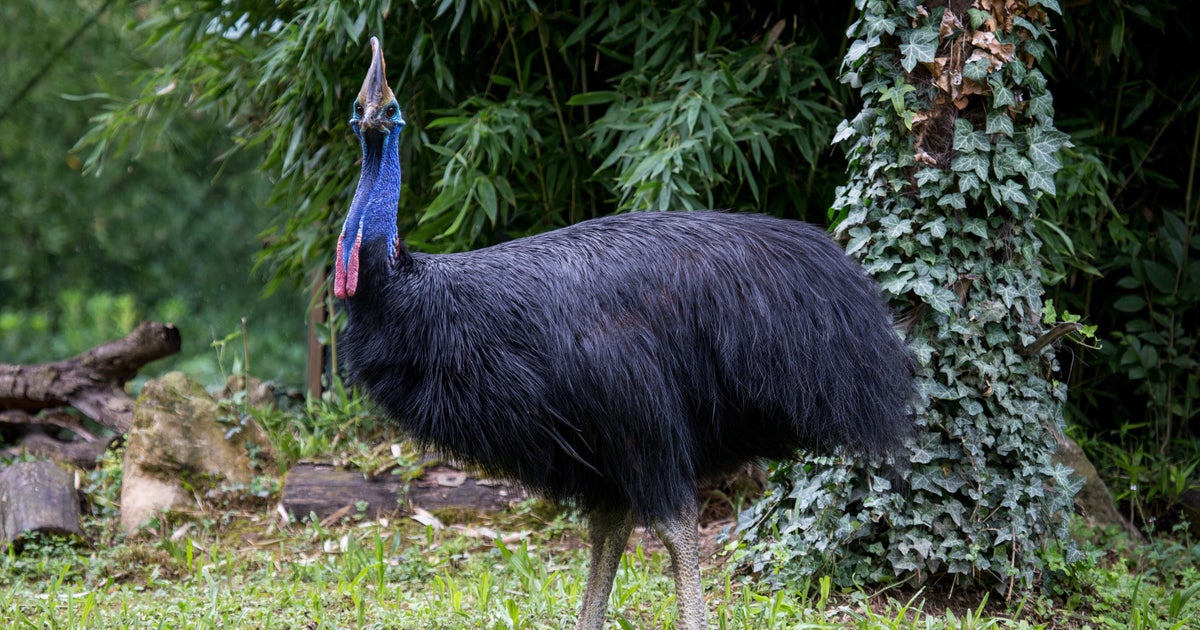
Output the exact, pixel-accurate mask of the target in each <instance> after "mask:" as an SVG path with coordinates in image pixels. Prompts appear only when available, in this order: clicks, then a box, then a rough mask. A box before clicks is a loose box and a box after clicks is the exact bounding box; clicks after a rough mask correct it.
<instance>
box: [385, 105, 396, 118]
mask: <svg viewBox="0 0 1200 630" xmlns="http://www.w3.org/2000/svg"><path fill="white" fill-rule="evenodd" d="M395 115H396V106H395V105H388V106H387V116H388V118H391V117H392V116H395Z"/></svg>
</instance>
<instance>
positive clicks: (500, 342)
mask: <svg viewBox="0 0 1200 630" xmlns="http://www.w3.org/2000/svg"><path fill="white" fill-rule="evenodd" d="M371 50H372V59H371V67H370V70H369V71H368V72H367V77H366V80H365V81H364V82H363V85H362V89H361V91H360V92H359V94H358V97H357V98H356V99H355V101H354V105H353V107H354V112H353V115H352V117H351V118H350V126H351V127H352V128H353V130H354V133H355V135H356V136H357V137H358V139H359V141H360V142H361V144H362V156H363V159H362V173H361V176H360V179H359V182H358V187H357V189H356V190H355V192H354V198H353V201H352V202H351V205H350V212H349V215H348V216H347V217H346V222H345V226H344V228H343V231H342V234H341V236H340V238H339V240H338V245H337V260H336V264H335V277H334V292H335V294H336V295H337V297H339V298H341V299H343V300H344V304H345V308H346V311H347V315H348V327H347V329H346V330H345V332H344V333H343V335H342V337H341V338H340V340H339V342H340V344H341V352H342V358H343V362H344V364H345V365H347V370H348V376H349V378H350V381H351V382H353V383H356V384H358V385H360V386H361V387H362V388H364V389H365V391H366V392H367V393H368V395H369V396H370V397H371V398H372V399H373V400H374V401H375V403H376V404H378V405H379V407H380V408H381V409H382V411H383V412H384V413H385V414H386V415H387V416H389V417H390V418H393V419H394V420H395V421H397V422H399V423H400V424H401V425H402V426H403V428H404V429H405V430H406V431H407V432H409V433H410V434H411V435H413V436H414V437H415V438H416V439H418V440H419V441H421V442H423V443H425V444H426V445H431V446H433V447H436V448H438V449H440V450H443V451H445V452H448V453H450V454H453V455H455V456H457V457H460V458H462V459H464V460H466V461H469V462H472V463H474V464H476V465H478V466H479V467H480V468H481V469H482V470H484V471H487V472H488V473H492V474H495V475H499V476H503V477H507V478H512V479H516V480H518V481H520V482H523V483H524V484H526V485H527V486H528V487H530V488H531V489H532V490H534V491H536V492H538V493H540V494H542V495H544V496H546V497H548V498H551V499H555V500H565V501H570V502H573V503H574V504H575V505H576V506H577V507H579V508H580V509H582V510H584V511H585V512H586V514H587V515H588V518H589V538H590V542H591V546H592V551H591V565H590V568H589V575H588V582H587V590H586V592H585V594H584V599H583V607H582V612H581V613H580V617H579V622H578V626H577V628H582V629H587V630H596V629H599V628H601V627H602V626H603V624H604V617H605V609H606V606H607V602H608V596H609V593H610V590H611V588H612V582H613V578H614V576H615V574H616V571H617V567H618V565H619V564H620V558H621V554H622V552H623V550H624V548H625V545H626V542H627V540H628V538H629V535H630V532H631V530H632V528H633V527H634V525H636V524H642V525H647V526H650V527H652V528H654V530H655V531H656V532H657V533H658V535H659V536H660V537H661V538H662V541H663V543H664V544H665V546H666V548H667V550H668V552H669V553H670V555H671V561H672V571H673V574H674V578H675V585H676V589H677V590H676V592H677V596H678V601H679V620H678V622H677V624H676V626H677V627H679V628H689V629H692V628H702V627H705V625H706V607H705V604H704V600H703V593H702V589H701V583H700V566H699V554H698V551H697V519H698V512H699V501H698V498H697V484H699V483H700V482H701V481H702V480H704V479H706V478H710V477H713V476H715V475H719V474H721V473H724V472H727V471H731V470H733V469H735V468H737V467H738V466H739V465H741V464H743V463H745V462H747V461H751V460H754V459H756V458H782V457H788V456H789V455H791V454H792V453H793V452H794V451H795V450H796V449H808V450H810V451H812V452H817V453H824V452H830V451H832V450H834V449H839V448H842V449H846V450H848V451H854V452H866V453H876V454H878V453H884V452H887V451H889V450H890V449H893V448H894V447H896V446H897V445H898V444H899V443H900V440H901V439H902V437H903V436H904V435H905V434H907V433H909V432H910V428H911V420H910V418H909V416H908V414H907V413H906V412H905V405H906V401H907V399H908V396H909V393H910V389H911V385H912V376H911V368H910V364H911V360H910V355H909V352H908V350H907V348H906V346H905V345H904V344H903V343H902V341H901V340H900V339H899V338H898V336H897V335H896V333H895V331H894V330H893V329H892V327H891V320H890V316H889V314H888V312H887V310H886V308H885V307H884V305H883V303H882V301H881V300H880V298H879V296H878V293H877V290H876V288H875V286H874V284H873V283H872V282H871V281H870V280H869V279H868V278H867V277H866V276H865V275H864V274H863V272H862V271H861V269H860V268H859V267H858V266H857V265H855V264H854V263H853V262H852V261H851V260H850V259H849V258H847V257H846V255H845V254H844V252H842V251H841V250H840V249H839V248H838V247H837V246H836V245H835V244H834V243H833V242H832V241H830V239H829V238H827V237H826V236H825V234H824V233H823V232H821V231H820V230H819V229H817V228H814V227H812V226H810V225H807V224H804V223H800V222H795V221H786V220H781V219H775V218H771V217H768V216H763V215H753V214H732V213H721V212H692V213H683V212H680V213H674V212H661V213H660V212H647V213H633V214H625V215H619V216H610V217H604V218H598V219H593V220H589V221H584V222H581V223H578V224H576V225H572V226H569V227H565V228H562V229H558V230H554V231H551V232H548V233H545V234H541V235H538V236H531V237H527V238H521V239H517V240H513V241H510V242H506V243H502V244H499V245H495V246H492V247H488V248H485V249H480V250H477V251H471V252H465V253H459V254H443V255H426V254H421V253H417V252H411V251H409V250H408V249H407V248H406V247H405V245H404V243H403V242H402V241H401V240H400V238H399V234H398V229H397V223H396V212H397V202H398V200H399V195H400V157H399V152H398V142H399V135H400V130H401V129H402V128H403V127H404V119H403V118H402V117H401V113H400V109H399V107H398V105H397V102H396V99H395V97H394V96H393V94H392V91H391V89H390V88H389V87H388V85H387V81H386V79H385V78H384V60H383V55H382V53H381V52H380V48H379V42H378V41H377V40H376V39H375V38H372V39H371Z"/></svg>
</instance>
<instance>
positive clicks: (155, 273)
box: [0, 0, 303, 383]
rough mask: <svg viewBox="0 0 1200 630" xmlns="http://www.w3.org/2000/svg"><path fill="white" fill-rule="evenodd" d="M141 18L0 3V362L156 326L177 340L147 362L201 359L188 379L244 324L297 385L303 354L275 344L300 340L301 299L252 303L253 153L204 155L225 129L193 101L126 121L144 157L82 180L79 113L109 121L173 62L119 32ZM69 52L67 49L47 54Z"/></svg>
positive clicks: (265, 363)
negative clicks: (176, 348) (150, 72)
mask: <svg viewBox="0 0 1200 630" xmlns="http://www.w3.org/2000/svg"><path fill="white" fill-rule="evenodd" d="M143 13H151V14H153V11H152V7H150V6H146V5H137V6H133V5H131V4H130V3H123V2H113V3H107V2H106V3H101V2H84V3H81V4H73V3H56V2H50V3H46V2H31V1H27V0H16V1H14V2H6V3H4V5H3V6H2V7H0V21H2V22H3V23H4V24H5V36H4V37H3V38H2V39H0V55H2V56H3V58H4V59H5V63H4V64H3V66H2V67H0V82H2V83H3V84H4V85H5V86H8V89H6V90H5V91H4V95H3V96H0V108H2V109H0V115H2V116H3V118H0V138H3V142H0V208H3V210H2V211H0V212H2V214H3V220H2V221H0V243H3V247H0V330H2V333H0V362H5V363H8V362H19V363H27V362H42V361H52V360H56V359H60V358H65V357H67V356H70V355H73V354H75V353H78V352H81V351H83V350H86V349H87V348H88V347H90V346H91V345H95V344H97V343H100V342H103V341H107V340H110V339H114V338H119V337H122V336H124V335H126V334H128V333H129V331H130V330H131V329H132V327H133V324H136V323H137V320H138V319H141V318H153V319H157V320H160V321H171V322H174V323H175V324H177V325H178V327H179V329H180V330H181V332H182V335H183V343H184V345H183V350H182V353H181V355H180V356H179V357H175V358H172V359H170V360H168V361H166V362H164V363H163V364H155V366H153V367H152V368H151V369H159V367H160V366H167V367H170V366H180V365H196V366H204V367H203V368H202V369H200V370H199V371H198V372H194V374H195V375H196V376H199V377H202V378H204V377H208V376H210V375H212V374H214V373H215V370H213V369H211V362H212V354H211V350H210V349H209V347H208V341H209V340H210V339H211V338H212V337H213V336H215V335H217V334H218V333H223V332H224V331H227V330H231V329H233V328H235V327H236V325H237V322H238V320H239V319H240V318H241V317H243V316H245V317H248V318H249V319H250V322H251V326H252V327H253V328H254V331H255V333H256V335H255V340H256V344H257V348H258V350H259V351H260V356H261V357H262V360H261V362H260V367H262V368H263V371H262V373H263V374H265V375H269V376H271V377H282V378H289V377H290V379H292V380H299V370H298V369H297V368H296V367H295V366H296V365H298V364H299V363H300V362H299V361H297V359H298V358H299V357H298V356H297V353H296V352H290V351H289V350H286V349H285V348H284V347H283V346H284V345H285V344H286V343H288V342H291V343H295V342H296V341H298V340H299V338H300V336H301V334H302V333H303V328H302V322H303V320H302V319H301V318H299V317H294V316H293V317H291V318H285V317H284V312H285V311H286V309H288V308H291V309H293V311H294V312H295V311H298V310H299V309H302V303H297V302H298V301H297V300H295V299H291V300H288V299H286V298H284V297H283V296H280V297H279V298H276V299H274V300H271V301H261V300H260V299H259V298H260V294H261V283H260V280H259V279H256V278H254V277H253V276H252V274H251V271H252V267H253V264H254V256H255V253H256V251H257V250H258V248H259V242H258V240H257V238H256V234H257V232H258V231H259V230H261V229H262V227H263V226H264V225H265V224H266V223H267V221H268V218H269V214H268V213H269V209H267V208H266V207H265V206H264V204H263V200H264V199H265V198H266V187H265V186H264V182H263V181H262V179H261V178H260V177H258V176H257V175H255V174H253V173H249V174H247V172H248V171H249V170H250V168H249V167H248V165H249V164H251V163H252V159H253V157H254V156H253V155H251V154H249V153H248V154H246V155H243V156H233V157H231V158H230V159H226V160H221V161H220V162H219V163H218V162H217V161H216V159H217V158H218V156H219V155H220V153H221V152H222V151H223V150H224V149H225V148H226V145H227V143H228V142H229V140H228V136H227V134H226V133H224V132H223V131H222V130H221V127H222V126H223V125H224V121H220V120H217V119H215V118H213V117H211V116H207V115H206V113H205V112H201V111H199V110H196V109H192V108H186V109H181V110H178V111H174V112H171V116H169V118H170V124H169V125H168V124H165V123H164V124H162V125H160V126H159V127H157V128H148V127H145V126H139V127H138V128H137V130H136V131H137V135H136V136H134V137H136V138H138V139H139V141H140V143H141V144H140V147H139V148H140V151H132V150H131V151H129V152H127V153H125V154H123V155H122V157H121V158H119V159H112V160H110V161H109V162H108V163H107V165H106V168H104V169H103V170H102V171H101V172H97V173H95V174H94V176H90V177H85V176H83V175H81V172H80V171H81V170H82V168H83V164H84V162H85V160H86V159H87V158H88V155H87V153H86V152H84V151H83V150H82V149H81V148H73V147H74V145H75V144H76V142H77V141H78V140H79V139H80V137H81V136H84V135H85V134H87V133H88V130H89V124H91V122H90V121H89V118H91V117H92V116H94V115H96V113H97V111H103V112H104V113H101V114H100V115H99V116H100V120H105V119H106V118H105V117H106V116H107V115H108V113H109V112H112V111H114V110H115V109H117V104H118V103H120V104H124V103H126V102H127V101H128V100H129V98H131V96H132V94H131V93H130V88H129V87H128V83H127V81H126V80H125V79H126V78H127V75H128V73H130V72H141V71H145V70H146V68H148V67H153V66H154V65H155V64H157V63H160V62H161V60H163V59H170V58H171V57H172V56H174V55H175V54H177V50H178V49H177V48H174V47H173V46H172V45H171V44H170V43H164V44H163V45H162V46H161V47H160V48H159V49H158V50H157V51H156V52H155V53H150V54H146V53H143V52H136V51H135V48H136V47H137V46H138V43H139V42H140V41H142V39H143V36H144V34H143V33H142V32H139V31H134V30H128V29H126V24H127V22H132V21H133V20H134V19H135V18H136V17H137V16H138V15H140V14H143ZM92 15H95V16H96V17H97V19H96V21H95V22H94V23H93V24H92V25H91V26H89V27H88V28H85V29H83V30H81V31H80V32H79V34H78V36H77V37H76V38H75V39H74V40H70V38H71V37H72V35H73V34H74V33H75V31H76V30H77V29H78V28H79V27H80V26H81V25H82V24H83V23H84V22H85V20H86V18H88V17H89V16H92ZM65 43H71V44H73V45H72V48H71V49H70V50H68V51H67V52H66V54H64V55H62V56H60V57H57V58H55V57H53V53H54V52H55V51H56V50H58V49H59V48H60V47H61V46H62V45H64V44H65ZM31 81H33V83H30V82H31ZM27 84H30V85H32V88H31V89H30V90H29V91H27V92H25V93H24V97H23V98H21V99H20V100H15V99H16V97H17V94H18V88H19V87H21V86H24V85H27ZM168 88H169V86H166V85H158V86H156V87H155V89H157V90H160V91H163V92H164V94H166V95H170V94H172V93H173V88H170V89H168ZM164 98H165V96H164ZM164 116H165V112H164ZM160 118H162V117H160ZM131 142H132V140H131ZM222 169H223V170H224V172H223V173H219V171H221V170H222ZM289 319H290V321H291V322H295V323H293V324H290V325H289ZM289 331H290V333H291V334H288V332H289ZM296 345H297V347H298V346H299V344H296ZM289 352H290V353H289ZM189 371H190V370H189ZM205 380H206V381H207V382H210V383H211V380H210V379H208V378H205Z"/></svg>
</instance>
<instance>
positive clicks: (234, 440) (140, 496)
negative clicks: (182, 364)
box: [121, 372, 274, 532]
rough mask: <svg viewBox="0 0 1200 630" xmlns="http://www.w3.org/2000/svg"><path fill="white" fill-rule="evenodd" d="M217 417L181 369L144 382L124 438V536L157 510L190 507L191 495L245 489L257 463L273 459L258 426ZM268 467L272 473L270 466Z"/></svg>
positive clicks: (207, 398) (204, 395)
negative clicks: (131, 421) (229, 489)
mask: <svg viewBox="0 0 1200 630" xmlns="http://www.w3.org/2000/svg"><path fill="white" fill-rule="evenodd" d="M221 413H222V410H221V409H219V407H218V405H217V402H216V400H214V399H213V397H212V396H210V395H209V394H208V392H207V391H205V390H204V388H203V387H202V386H201V385H200V384H199V383H196V382H195V381H193V380H191V379H189V378H188V377H187V376H185V375H184V374H182V373H181V372H171V373H169V374H167V375H166V376H163V377H162V378H160V379H157V380H153V381H150V382H148V383H146V385H145V387H143V388H142V393H141V396H139V397H138V400H137V404H136V405H135V406H134V412H133V426H132V427H130V429H129V432H128V433H127V434H126V437H125V461H124V468H123V478H122V485H121V526H122V528H123V529H125V531H127V532H128V531H133V530H135V529H137V527H138V526H140V525H142V524H143V523H144V522H145V521H146V520H147V519H148V518H150V517H151V516H153V514H154V513H155V512H157V511H159V510H163V509H169V508H174V507H184V506H192V505H194V504H195V498H194V497H195V496H204V495H205V494H208V493H210V492H213V491H220V490H221V489H224V488H229V487H231V486H235V485H239V484H240V485H248V484H249V483H250V482H251V481H252V480H253V479H254V477H255V475H256V474H258V473H257V472H256V470H255V462H256V461H257V462H263V461H264V460H265V461H266V462H267V463H268V464H270V463H271V462H272V460H273V459H274V458H273V457H272V456H271V446H270V442H269V440H268V439H267V436H266V433H265V432H264V431H263V430H262V428H261V427H259V426H258V424H257V423H255V422H254V421H253V420H252V419H249V418H247V419H244V420H241V421H237V420H235V421H233V422H232V423H230V422H222V421H221V420H220V417H221ZM227 435H229V437H228V439H227V438H226V436H227ZM251 452H253V453H255V455H256V457H257V458H258V459H257V460H253V459H252V458H251V455H250V454H251ZM266 468H267V470H268V471H271V472H274V466H273V465H268V466H267V467H266Z"/></svg>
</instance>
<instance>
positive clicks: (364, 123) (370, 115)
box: [358, 37, 396, 131]
mask: <svg viewBox="0 0 1200 630" xmlns="http://www.w3.org/2000/svg"><path fill="white" fill-rule="evenodd" d="M386 66H387V64H386V62H384V60H383V50H382V49H381V47H380V46H379V40H378V39H377V38H375V37H372V38H371V68H370V69H369V70H367V76H366V78H365V79H363V84H362V89H360V90H359V91H358V102H359V103H362V105H363V113H362V116H361V118H360V119H359V123H358V124H359V126H360V127H362V128H363V129H378V130H382V131H390V130H391V125H392V120H391V119H390V118H389V116H388V115H387V114H386V113H385V112H386V110H387V107H388V105H390V104H391V103H393V102H394V101H395V98H396V97H395V95H393V94H392V89H391V88H389V87H388V83H387V75H386V72H385V71H386Z"/></svg>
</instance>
